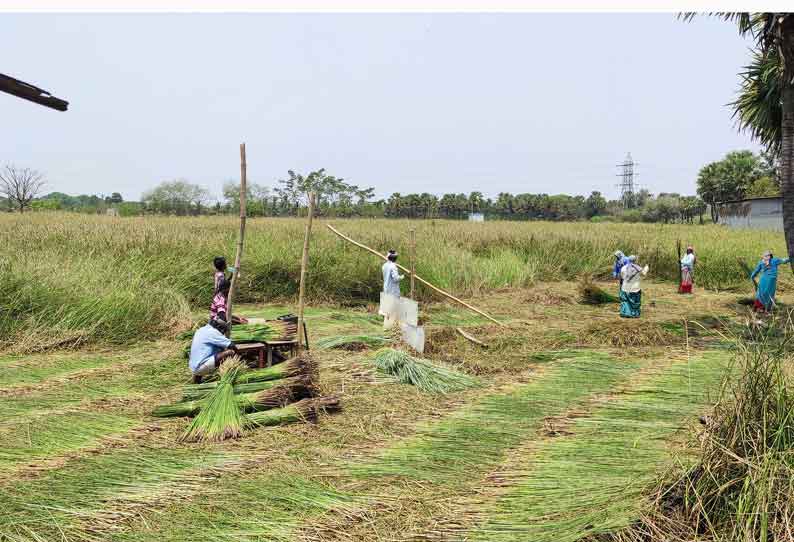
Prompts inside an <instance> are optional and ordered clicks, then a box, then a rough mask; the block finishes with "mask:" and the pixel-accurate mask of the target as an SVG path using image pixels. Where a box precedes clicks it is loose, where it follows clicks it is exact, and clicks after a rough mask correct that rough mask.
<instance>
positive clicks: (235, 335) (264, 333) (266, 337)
mask: <svg viewBox="0 0 794 542" xmlns="http://www.w3.org/2000/svg"><path fill="white" fill-rule="evenodd" d="M297 331H298V325H297V324H295V323H294V322H288V321H284V320H267V321H264V322H261V321H259V322H256V323H253V324H252V323H249V324H236V325H233V326H232V332H231V336H230V338H231V340H232V341H234V342H236V343H246V342H261V341H289V340H293V339H294V338H295V337H296V336H297Z"/></svg>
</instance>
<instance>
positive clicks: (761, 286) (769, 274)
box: [750, 250, 791, 312]
mask: <svg viewBox="0 0 794 542" xmlns="http://www.w3.org/2000/svg"><path fill="white" fill-rule="evenodd" d="M790 261H791V258H775V257H774V256H773V255H772V251H771V250H767V251H766V252H764V254H763V256H762V258H761V261H760V262H758V265H757V266H756V268H755V269H754V270H753V272H752V273H751V274H750V279H751V280H752V279H755V277H756V276H757V275H759V274H760V275H761V280H760V281H759V282H758V289H757V290H756V293H755V303H753V310H755V311H757V312H767V311H771V310H772V308H773V307H774V305H775V292H776V291H777V268H778V266H779V265H780V264H786V263H789V262H790Z"/></svg>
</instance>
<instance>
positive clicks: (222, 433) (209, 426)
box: [182, 358, 243, 441]
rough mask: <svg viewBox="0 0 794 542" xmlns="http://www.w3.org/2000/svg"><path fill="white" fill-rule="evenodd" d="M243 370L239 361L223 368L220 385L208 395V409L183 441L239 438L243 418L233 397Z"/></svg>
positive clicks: (192, 424) (196, 418) (197, 417)
mask: <svg viewBox="0 0 794 542" xmlns="http://www.w3.org/2000/svg"><path fill="white" fill-rule="evenodd" d="M242 368H243V364H242V362H240V360H239V359H238V358H230V359H229V360H227V361H226V362H225V363H224V364H223V365H221V368H220V371H219V373H220V380H219V382H218V386H217V387H216V388H215V389H214V390H212V392H211V393H210V394H209V396H207V399H206V406H205V407H204V408H202V409H201V410H200V411H199V413H198V415H197V416H196V417H195V418H193V422H192V423H191V424H190V427H188V429H187V431H186V432H185V434H184V436H183V437H182V439H183V440H186V441H221V440H226V439H228V438H237V437H239V436H240V434H241V433H242V430H243V419H242V413H241V412H240V409H239V407H238V406H237V402H236V400H235V396H234V380H235V378H236V377H237V375H238V373H239V372H240V371H241V370H242Z"/></svg>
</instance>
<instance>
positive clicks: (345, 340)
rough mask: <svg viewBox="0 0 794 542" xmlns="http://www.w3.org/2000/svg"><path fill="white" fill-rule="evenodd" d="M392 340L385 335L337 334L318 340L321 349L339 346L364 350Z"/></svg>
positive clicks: (344, 348)
mask: <svg viewBox="0 0 794 542" xmlns="http://www.w3.org/2000/svg"><path fill="white" fill-rule="evenodd" d="M390 341H391V339H390V338H389V337H385V336H383V335H337V336H335V337H325V338H323V339H320V340H318V341H317V342H316V346H317V348H319V349H320V350H329V349H333V348H338V349H340V350H364V349H365V348H370V347H375V346H384V345H386V344H388V343H389V342H390Z"/></svg>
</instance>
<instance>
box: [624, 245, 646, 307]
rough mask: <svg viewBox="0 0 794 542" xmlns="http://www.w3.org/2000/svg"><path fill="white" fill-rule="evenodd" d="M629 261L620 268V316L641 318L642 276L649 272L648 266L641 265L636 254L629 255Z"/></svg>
mask: <svg viewBox="0 0 794 542" xmlns="http://www.w3.org/2000/svg"><path fill="white" fill-rule="evenodd" d="M627 260H628V263H626V265H624V266H623V267H622V268H621V269H620V278H621V279H622V282H621V284H620V316H622V317H623V318H639V317H640V311H641V307H642V277H644V276H645V275H646V274H648V266H647V265H646V266H645V267H640V266H639V265H638V264H637V257H636V256H629V257H628V258H627Z"/></svg>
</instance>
